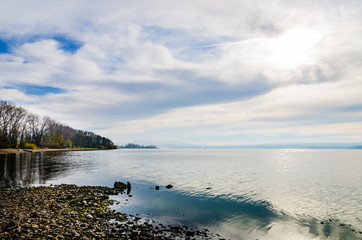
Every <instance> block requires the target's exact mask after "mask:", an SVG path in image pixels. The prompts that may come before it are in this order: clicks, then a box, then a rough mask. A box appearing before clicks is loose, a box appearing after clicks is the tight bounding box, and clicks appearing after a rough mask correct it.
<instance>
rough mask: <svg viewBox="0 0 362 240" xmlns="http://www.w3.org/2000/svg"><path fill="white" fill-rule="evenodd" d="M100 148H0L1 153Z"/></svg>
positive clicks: (91, 149) (92, 149)
mask: <svg viewBox="0 0 362 240" xmlns="http://www.w3.org/2000/svg"><path fill="white" fill-rule="evenodd" d="M94 150H100V149H99V148H60V149H56V148H45V149H17V148H5V149H0V154H12V153H37V152H64V151H94Z"/></svg>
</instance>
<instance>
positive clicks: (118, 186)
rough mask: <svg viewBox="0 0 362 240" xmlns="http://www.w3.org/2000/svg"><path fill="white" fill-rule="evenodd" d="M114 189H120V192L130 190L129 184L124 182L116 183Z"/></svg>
mask: <svg viewBox="0 0 362 240" xmlns="http://www.w3.org/2000/svg"><path fill="white" fill-rule="evenodd" d="M114 188H117V189H120V190H125V189H127V188H128V186H127V184H125V183H123V182H114Z"/></svg>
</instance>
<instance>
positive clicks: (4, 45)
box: [0, 39, 9, 54]
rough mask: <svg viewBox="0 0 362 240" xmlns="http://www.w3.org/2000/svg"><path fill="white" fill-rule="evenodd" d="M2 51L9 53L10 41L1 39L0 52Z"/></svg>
mask: <svg viewBox="0 0 362 240" xmlns="http://www.w3.org/2000/svg"><path fill="white" fill-rule="evenodd" d="M1 53H9V48H8V43H7V41H5V40H2V39H0V54H1Z"/></svg>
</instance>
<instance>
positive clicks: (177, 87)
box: [0, 0, 362, 142]
mask: <svg viewBox="0 0 362 240" xmlns="http://www.w3.org/2000/svg"><path fill="white" fill-rule="evenodd" d="M361 12H362V6H361V4H360V3H359V2H358V1H347V2H346V1H337V0H336V1H332V2H331V1H324V0H320V1H303V2H295V1H280V0H275V1H268V2H267V3H266V2H265V1H254V2H250V1H231V0H230V1H226V2H224V1H223V2H220V1H192V2H191V1H186V2H185V1H182V2H177V1H152V2H150V1H122V2H119V1H102V2H98V1H61V2H49V1H40V0H39V1H32V2H31V3H29V2H27V1H15V2H14V1H3V2H1V3H0V26H1V27H0V39H5V40H6V41H7V42H8V43H9V42H10V43H9V49H10V50H9V52H8V53H1V54H0V72H1V73H2V74H1V76H0V91H1V95H0V98H1V99H4V100H5V99H6V100H12V101H15V102H19V103H21V104H25V106H26V107H28V108H29V110H32V111H34V112H36V113H39V114H45V115H49V116H51V117H53V118H56V119H58V120H60V121H66V122H67V123H68V124H69V125H73V124H75V125H77V126H74V127H78V126H81V125H83V126H86V127H87V128H90V129H91V130H92V128H93V129H96V128H97V129H99V128H100V129H101V128H104V129H106V128H109V127H110V128H109V129H108V130H104V131H103V132H104V133H105V134H110V135H111V137H112V138H114V139H115V140H116V139H125V138H133V137H134V136H137V137H144V138H148V139H151V138H154V139H162V138H163V139H172V138H174V139H177V137H175V136H171V134H174V135H179V136H180V138H183V140H184V141H191V139H193V141H204V140H205V139H206V138H204V136H210V135H214V136H215V137H213V138H210V139H206V140H209V141H210V142H212V141H213V142H222V141H223V140H225V141H234V142H237V141H244V142H247V141H248V139H247V138H250V139H252V141H256V140H257V139H260V140H262V137H263V135H266V134H268V135H272V136H274V137H275V139H274V140H275V141H278V136H279V135H283V134H287V133H290V134H291V136H290V137H291V138H295V139H297V138H298V137H300V136H302V135H312V133H315V136H316V138H317V135H318V136H319V135H323V136H325V135H328V134H329V133H330V134H331V135H332V134H336V135H337V136H340V137H341V139H342V138H343V139H344V140H346V139H348V136H350V138H351V139H352V138H353V139H356V134H353V133H352V132H351V131H350V129H353V127H356V129H359V126H358V124H357V125H356V123H358V122H359V121H361V111H362V109H361V106H360V103H359V102H360V95H361V94H360V93H361V89H362V88H361V87H362V86H361V85H362V84H361V80H360V77H359V76H361V70H360V66H361V64H362V62H361V61H362V60H361V59H362V47H361V45H360V42H361V39H362V31H361V27H360V21H361V16H362V15H361ZM59 35H60V36H62V37H63V38H64V39H67V38H69V39H70V40H72V41H77V42H79V43H81V44H80V47H79V49H77V51H75V52H71V51H66V50H64V49H62V45H61V44H62V43H61V42H58V41H56V40H55V39H52V37H54V36H59ZM29 84H31V85H39V86H50V87H54V88H60V89H63V90H64V92H61V93H58V94H44V95H40V96H34V95H33V96H31V95H29V94H25V91H24V90H22V89H20V88H18V86H19V85H25V86H26V85H29ZM9 88H13V89H9ZM322 126H326V129H327V130H326V131H317V130H318V128H320V127H322ZM334 126H346V127H336V129H337V132H335V133H333V131H332V130H330V129H333V128H334ZM293 129H294V130H293ZM303 132H304V133H303ZM357 132H358V131H357ZM242 134H246V135H245V137H243V136H240V135H242ZM252 134H254V135H253V136H252ZM231 135H234V137H233V138H230V139H226V138H225V139H223V136H231ZM336 135H334V136H333V139H336ZM160 136H162V137H160ZM283 137H285V136H283ZM270 139H271V140H270V141H272V138H270ZM331 140H332V138H331Z"/></svg>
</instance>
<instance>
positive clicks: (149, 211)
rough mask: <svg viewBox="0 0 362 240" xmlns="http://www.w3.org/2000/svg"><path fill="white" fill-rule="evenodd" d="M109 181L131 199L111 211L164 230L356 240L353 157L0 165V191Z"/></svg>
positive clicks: (244, 154)
mask: <svg viewBox="0 0 362 240" xmlns="http://www.w3.org/2000/svg"><path fill="white" fill-rule="evenodd" d="M119 180H121V181H125V182H126V181H129V182H131V184H132V192H131V194H132V197H128V196H126V195H121V196H118V197H116V199H118V200H120V201H121V204H120V205H115V206H114V208H115V209H117V210H120V211H123V212H128V213H140V214H143V215H147V216H148V217H149V218H154V219H157V220H159V221H162V222H164V223H172V224H187V225H194V226H201V227H207V228H208V229H210V230H212V231H215V232H218V233H220V234H221V235H222V236H223V237H226V238H231V239H257V238H258V239H362V234H359V233H358V231H362V150H114V151H90V152H64V153H54V152H53V153H38V154H16V155H15V154H14V155H0V185H1V186H2V187H4V186H12V187H14V186H19V185H21V186H32V185H49V184H59V183H74V184H79V185H107V186H112V185H113V183H114V181H119ZM167 184H172V185H173V186H174V187H173V188H172V189H165V187H164V186H166V185H167ZM156 185H158V186H160V190H155V189H154V187H155V186H156ZM126 199H127V201H126ZM329 219H330V220H331V221H332V222H330V221H329ZM321 222H323V224H321ZM341 223H343V224H347V225H346V226H340V224H341ZM348 224H350V225H351V226H349V225H348ZM352 230H356V231H357V233H355V232H353V231H352Z"/></svg>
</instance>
